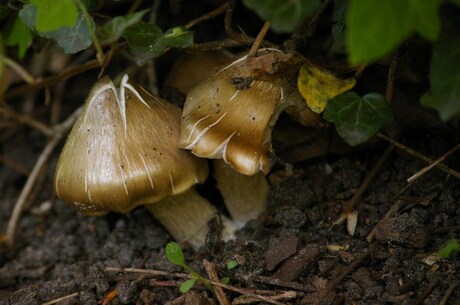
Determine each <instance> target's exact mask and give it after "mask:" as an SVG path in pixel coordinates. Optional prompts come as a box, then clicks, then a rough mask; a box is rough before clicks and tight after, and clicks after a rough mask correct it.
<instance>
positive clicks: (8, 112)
mask: <svg viewBox="0 0 460 305" xmlns="http://www.w3.org/2000/svg"><path fill="white" fill-rule="evenodd" d="M1 112H3V114H4V116H7V117H11V118H12V119H13V120H15V121H17V122H19V123H22V124H25V125H28V126H30V127H32V128H34V129H36V130H38V131H39V132H41V133H43V134H44V135H46V136H48V137H51V136H53V129H52V128H50V127H48V126H47V125H46V124H43V123H42V122H40V121H37V120H36V119H34V118H32V117H30V116H28V115H24V114H21V113H17V112H15V111H14V110H12V109H11V108H10V107H9V106H8V105H7V104H2V105H1V106H0V113H1Z"/></svg>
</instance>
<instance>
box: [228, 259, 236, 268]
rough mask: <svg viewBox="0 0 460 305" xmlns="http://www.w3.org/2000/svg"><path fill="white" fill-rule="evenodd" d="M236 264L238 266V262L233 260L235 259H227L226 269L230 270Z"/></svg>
mask: <svg viewBox="0 0 460 305" xmlns="http://www.w3.org/2000/svg"><path fill="white" fill-rule="evenodd" d="M236 266H238V262H237V261H235V260H231V261H228V262H227V269H228V270H232V269H233V268H235V267H236Z"/></svg>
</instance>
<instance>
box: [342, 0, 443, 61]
mask: <svg viewBox="0 0 460 305" xmlns="http://www.w3.org/2000/svg"><path fill="white" fill-rule="evenodd" d="M440 2H441V0H385V1H369V0H350V4H349V7H348V11H347V16H346V24H347V37H346V39H347V47H348V54H349V60H350V62H351V63H352V64H361V63H365V62H368V61H373V60H376V59H378V58H380V57H382V56H385V55H387V54H388V53H390V52H391V51H392V50H394V49H395V48H396V47H397V46H398V45H399V44H400V43H401V42H402V41H403V40H404V39H406V38H407V37H408V36H409V35H410V34H411V33H412V32H416V33H418V34H420V35H421V36H422V37H424V38H426V39H428V40H431V41H434V40H436V39H437V37H438V36H439V32H440V29H441V22H440V17H439V14H438V9H439V5H440Z"/></svg>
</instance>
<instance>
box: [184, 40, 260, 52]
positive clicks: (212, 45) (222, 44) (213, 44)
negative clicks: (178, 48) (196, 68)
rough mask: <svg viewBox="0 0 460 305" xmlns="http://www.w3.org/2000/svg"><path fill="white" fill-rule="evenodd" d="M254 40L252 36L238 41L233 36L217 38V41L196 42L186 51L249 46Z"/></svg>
mask: <svg viewBox="0 0 460 305" xmlns="http://www.w3.org/2000/svg"><path fill="white" fill-rule="evenodd" d="M253 42H254V39H252V38H251V39H248V40H247V41H244V42H241V41H236V40H233V39H231V38H226V39H223V40H217V41H209V42H203V43H195V44H192V45H191V46H189V47H187V48H186V51H188V52H192V53H193V52H197V51H199V52H204V51H212V50H218V49H225V48H231V47H240V46H247V45H250V44H252V43H253Z"/></svg>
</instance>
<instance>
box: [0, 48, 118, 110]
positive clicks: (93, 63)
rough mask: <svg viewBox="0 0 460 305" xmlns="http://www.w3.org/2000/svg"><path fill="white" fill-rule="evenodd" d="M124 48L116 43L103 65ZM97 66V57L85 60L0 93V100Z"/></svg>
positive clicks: (42, 86) (48, 85)
mask: <svg viewBox="0 0 460 305" xmlns="http://www.w3.org/2000/svg"><path fill="white" fill-rule="evenodd" d="M124 48H126V44H125V43H123V44H120V45H117V46H116V47H114V48H112V49H111V50H110V51H108V52H107V53H106V56H105V61H104V64H103V66H107V64H108V63H109V62H110V61H111V60H112V57H113V56H114V55H115V54H116V53H118V52H120V51H121V50H123V49H124ZM99 67H101V65H100V63H99V61H98V60H97V59H94V60H90V61H87V62H85V63H83V64H81V65H77V66H74V67H70V68H67V69H66V70H64V71H62V72H61V73H59V74H55V75H52V76H50V77H47V78H43V79H41V80H40V81H39V82H37V83H35V84H33V85H23V86H20V87H18V88H14V89H12V90H9V91H7V92H5V94H4V95H3V96H1V95H0V102H1V101H3V100H5V99H7V98H11V97H15V96H20V95H23V94H26V93H29V92H33V91H36V90H39V89H42V88H46V87H51V86H52V85H54V84H55V83H57V82H59V81H62V80H64V79H68V78H70V77H72V76H75V75H78V74H80V73H82V72H85V71H88V70H91V69H95V68H99Z"/></svg>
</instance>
